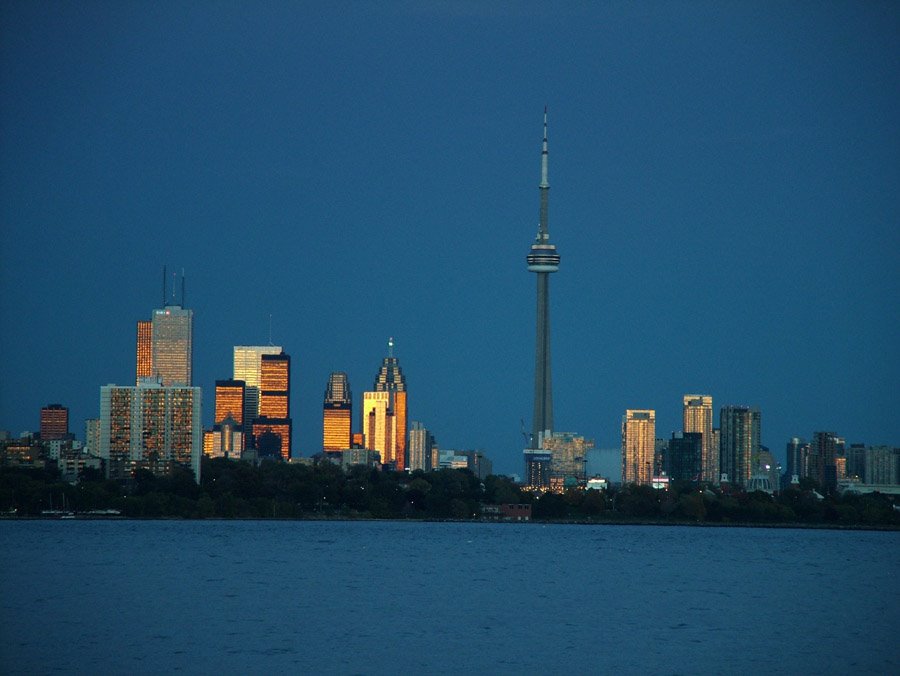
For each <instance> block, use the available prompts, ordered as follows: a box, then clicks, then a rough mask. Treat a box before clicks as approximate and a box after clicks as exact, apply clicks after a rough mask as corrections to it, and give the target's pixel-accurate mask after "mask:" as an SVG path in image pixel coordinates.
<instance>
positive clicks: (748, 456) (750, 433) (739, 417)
mask: <svg viewBox="0 0 900 676" xmlns="http://www.w3.org/2000/svg"><path fill="white" fill-rule="evenodd" d="M760 420H761V414H760V411H759V409H758V408H756V407H751V406H724V407H722V409H721V410H720V411H719V430H720V437H719V467H720V469H721V474H722V481H725V480H726V479H727V481H728V482H729V483H731V484H733V485H735V486H741V487H745V486H747V485H748V484H749V482H750V478H751V477H752V476H753V471H754V468H755V466H756V464H757V462H756V459H757V454H758V453H759V439H760Z"/></svg>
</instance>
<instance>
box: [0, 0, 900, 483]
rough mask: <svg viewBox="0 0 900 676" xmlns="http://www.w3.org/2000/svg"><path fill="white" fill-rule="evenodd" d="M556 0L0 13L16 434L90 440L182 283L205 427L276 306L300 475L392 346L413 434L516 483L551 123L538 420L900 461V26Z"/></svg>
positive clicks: (5, 393)
mask: <svg viewBox="0 0 900 676" xmlns="http://www.w3.org/2000/svg"><path fill="white" fill-rule="evenodd" d="M554 4H556V3H544V2H493V3H484V2H477V1H473V2H437V1H435V2H419V1H415V2H413V1H411V2H395V3H387V2H385V3H362V2H346V3H342V2H277V1H276V2H265V3H263V2H203V1H200V2H190V3H185V2H158V3H151V2H99V1H95V2H52V3H51V2H42V1H39V0H38V1H32V0H29V1H27V2H18V1H7V2H4V3H2V4H0V92H2V99H0V260H2V266H0V327H2V330H0V428H2V429H9V430H11V431H12V432H14V433H18V432H21V431H23V430H26V429H36V428H37V427H38V414H39V409H40V407H41V406H43V405H46V404H48V403H51V402H59V403H61V404H63V405H66V406H68V407H69V408H70V410H71V427H72V429H73V431H74V432H75V433H76V434H77V435H78V436H79V437H81V436H82V435H83V421H84V419H85V418H88V417H97V416H98V415H99V388H100V385H102V384H106V383H118V384H124V385H130V384H133V380H134V368H135V366H134V359H135V357H134V346H135V322H136V321H137V320H138V319H149V317H150V312H151V310H152V309H153V308H154V307H158V306H159V305H160V303H161V295H162V291H161V271H162V266H163V265H168V266H169V269H170V270H172V269H178V270H180V269H182V268H184V270H185V271H186V275H187V304H188V306H189V307H191V308H193V310H194V312H195V320H194V321H195V329H194V378H195V382H194V384H195V385H200V386H201V387H203V388H204V410H205V413H204V418H205V421H204V422H205V424H211V422H212V421H211V417H212V415H211V412H212V409H213V397H212V389H213V383H214V381H215V380H216V379H217V378H228V377H230V376H231V366H232V365H231V348H232V346H233V345H236V344H265V343H266V342H268V334H269V328H268V324H269V315H270V314H271V315H272V316H273V318H272V331H273V340H274V342H275V343H277V344H281V345H284V347H285V350H286V351H287V352H288V353H289V354H290V355H291V356H292V360H293V373H292V377H293V392H292V411H293V418H294V426H295V437H296V441H295V448H294V453H295V454H299V455H310V454H312V453H314V452H316V451H318V450H319V446H320V443H321V402H322V395H323V393H324V390H325V385H326V381H327V378H328V374H329V373H330V372H331V371H333V370H343V371H346V372H347V373H348V375H349V377H350V384H351V388H352V390H353V393H354V397H355V401H356V405H357V406H358V405H359V401H360V400H361V394H362V392H363V391H364V390H366V389H368V388H370V387H371V386H372V381H373V379H374V377H375V375H376V373H377V370H378V367H379V365H380V362H381V359H382V358H383V357H384V356H385V354H386V350H387V345H386V343H387V339H388V337H389V336H394V338H395V342H396V348H395V354H396V355H397V356H398V357H399V358H400V363H401V366H402V368H403V371H404V373H405V374H406V378H407V383H408V388H409V392H410V395H409V402H410V418H411V419H412V420H420V421H422V422H423V423H424V424H425V425H426V427H428V428H429V429H431V430H432V431H433V432H434V434H435V436H436V438H437V441H438V443H439V444H440V445H441V447H444V448H481V449H483V450H484V451H485V452H486V453H487V454H488V456H489V457H491V458H492V459H493V460H494V464H495V469H496V470H498V471H501V472H509V473H512V472H519V473H521V472H522V461H521V448H522V446H523V441H522V436H521V434H520V426H521V423H520V420H521V419H524V420H525V424H526V427H529V428H530V416H531V407H532V396H533V386H532V383H533V368H534V365H533V360H534V356H533V354H534V331H535V329H534V321H535V318H534V313H535V307H534V306H535V279H534V275H532V274H529V273H528V272H527V271H526V264H525V255H526V253H527V251H528V248H529V246H530V244H531V242H532V240H533V237H534V234H535V232H536V229H537V218H538V199H539V196H538V189H537V184H538V181H539V178H540V139H541V117H542V112H543V108H544V105H545V104H546V105H547V106H549V110H550V113H549V114H550V185H551V186H552V188H551V190H550V233H551V236H552V239H553V241H554V242H555V243H556V245H557V246H558V248H559V252H560V254H561V256H562V263H561V266H560V272H559V273H557V274H555V275H553V276H552V278H551V323H552V330H551V334H552V345H553V380H554V403H555V418H556V429H557V430H559V431H573V432H578V433H581V434H584V435H586V436H589V437H593V438H594V439H595V440H596V442H597V445H598V446H602V447H611V446H617V445H618V444H619V424H620V420H621V416H622V414H623V412H624V410H625V409H626V408H645V407H646V408H655V409H656V410H657V436H659V437H667V436H669V434H670V433H671V431H673V430H677V429H680V426H681V396H682V395H683V394H684V393H708V394H711V395H712V396H713V403H714V408H715V409H716V424H718V409H719V407H720V406H722V405H725V404H749V405H757V406H759V407H760V408H761V410H762V441H763V443H764V444H766V445H768V446H770V447H771V448H772V449H773V451H775V452H776V454H777V455H778V456H781V457H783V454H784V445H785V442H786V441H787V440H788V438H790V437H791V436H801V437H805V438H809V437H810V436H811V434H812V432H813V431H815V430H821V429H825V430H831V431H834V432H836V433H838V434H839V435H842V436H845V437H846V438H847V441H848V442H864V443H868V444H881V443H885V444H892V445H897V444H900V416H898V415H897V413H896V406H897V403H898V384H897V383H898V380H900V357H898V351H900V350H898V345H900V341H898V337H900V300H898V299H900V274H898V267H900V266H898V262H900V115H898V110H900V6H898V5H897V4H896V3H891V2H884V3H882V2H862V3H861V2H786V1H785V2H749V1H748V2H729V1H727V0H726V1H724V2H722V1H716V2H702V1H698V2H691V3H681V2H644V3H625V2H584V3H578V2H571V3H559V4H560V5H561V7H556V6H554V7H551V5H554ZM355 415H356V414H355ZM355 426H358V420H357V421H356V422H355Z"/></svg>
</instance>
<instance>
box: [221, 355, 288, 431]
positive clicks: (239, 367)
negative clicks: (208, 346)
mask: <svg viewBox="0 0 900 676" xmlns="http://www.w3.org/2000/svg"><path fill="white" fill-rule="evenodd" d="M281 352H282V349H281V346H280V345H235V346H234V372H233V376H232V377H233V378H234V380H243V381H244V438H245V439H249V437H250V435H251V434H252V432H253V429H252V428H253V420H254V419H255V418H257V417H258V416H259V383H260V370H261V366H260V365H261V363H262V356H263V355H264V354H281Z"/></svg>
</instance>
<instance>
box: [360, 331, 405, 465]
mask: <svg viewBox="0 0 900 676" xmlns="http://www.w3.org/2000/svg"><path fill="white" fill-rule="evenodd" d="M373 390H374V391H373V392H363V411H362V430H363V434H365V441H366V448H368V449H370V450H373V451H379V452H380V453H381V462H382V464H384V465H388V464H392V465H393V466H394V467H395V468H396V469H397V470H398V471H403V470H404V469H406V437H407V434H406V424H407V423H406V420H407V417H406V416H407V399H406V378H405V377H404V375H403V371H402V370H401V369H400V361H399V360H398V359H397V357H395V356H394V339H393V338H391V339H389V340H388V356H387V357H385V358H384V361H382V363H381V368H380V369H379V371H378V375H376V376H375V385H374V387H373Z"/></svg>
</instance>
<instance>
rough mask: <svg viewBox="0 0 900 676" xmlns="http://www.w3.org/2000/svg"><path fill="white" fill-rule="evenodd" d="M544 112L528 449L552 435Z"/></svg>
mask: <svg viewBox="0 0 900 676" xmlns="http://www.w3.org/2000/svg"><path fill="white" fill-rule="evenodd" d="M547 162H548V153H547V108H546V107H545V108H544V141H543V144H542V146H541V183H540V185H539V186H538V187H539V188H540V191H541V213H540V220H539V222H538V232H537V237H535V240H534V244H532V245H531V251H530V252H529V253H528V258H527V260H528V271H529V272H534V273H535V274H536V275H537V331H536V338H537V339H536V343H535V348H534V417H533V418H532V419H531V448H533V449H539V448H541V447H542V446H543V440H544V437H547V436H549V435H550V433H551V432H552V431H553V388H552V381H551V378H550V273H551V272H556V271H557V270H559V254H558V253H556V247H555V246H554V245H553V244H551V243H550V231H549V229H548V226H547V202H548V198H549V193H550V183H549V182H548V180H547V175H548V174H547Z"/></svg>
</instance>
